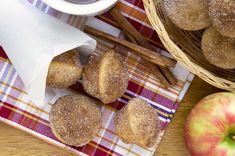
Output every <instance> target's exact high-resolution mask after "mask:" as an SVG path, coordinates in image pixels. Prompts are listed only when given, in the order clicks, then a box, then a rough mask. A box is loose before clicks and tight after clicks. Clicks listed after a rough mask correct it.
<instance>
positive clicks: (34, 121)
mask: <svg viewBox="0 0 235 156" xmlns="http://www.w3.org/2000/svg"><path fill="white" fill-rule="evenodd" d="M28 1H29V2H30V3H32V5H34V6H36V7H38V8H39V9H41V10H42V11H43V12H45V13H48V14H50V15H52V16H54V17H56V18H59V19H60V20H62V21H64V22H67V23H68V24H70V25H73V26H75V27H77V28H82V27H83V26H84V25H85V24H86V25H89V26H92V27H95V28H96V29H100V30H102V31H105V32H107V33H110V34H112V35H114V36H118V37H123V34H122V33H121V32H120V30H119V29H118V28H117V27H116V24H115V23H114V22H113V20H112V18H111V17H110V15H109V13H106V14H103V15H101V16H98V17H89V18H84V17H77V16H72V15H68V14H64V13H61V12H58V11H56V10H54V9H52V8H50V7H48V6H47V5H46V4H44V3H42V2H41V1H40V0H28ZM117 7H118V8H119V9H120V10H122V13H123V14H124V15H125V16H126V17H127V18H128V20H129V21H130V22H131V23H132V24H133V25H134V26H135V27H136V29H137V30H139V31H140V32H141V33H142V34H143V35H145V36H146V37H147V38H148V40H149V41H150V42H151V43H152V44H153V45H155V46H156V48H159V49H161V51H162V54H164V55H169V54H168V53H167V52H166V51H165V50H164V48H163V46H162V44H161V43H160V41H159V38H158V37H157V34H156V33H155V32H154V30H153V29H152V27H151V26H150V24H149V22H148V20H147V18H146V15H145V12H144V9H143V4H142V1H141V0H119V2H118V4H117ZM109 48H115V47H113V46H112V45H108V44H105V43H102V44H98V46H97V49H96V51H95V53H94V55H100V54H101V53H103V52H104V51H106V50H108V49H109ZM116 50H117V51H118V52H120V53H121V54H122V56H123V57H124V58H125V60H126V62H127V65H128V70H129V73H130V81H129V85H128V90H127V91H126V92H125V94H124V95H123V96H122V97H121V98H119V99H118V100H117V101H116V102H114V103H111V104H109V105H104V106H102V108H101V111H102V113H103V127H102V129H101V131H100V133H99V134H98V135H97V136H96V138H94V139H93V141H91V142H90V143H88V144H87V145H85V146H83V147H79V148H76V147H70V146H67V145H65V144H63V143H61V142H60V141H58V140H57V139H56V137H55V136H54V135H53V134H52V132H51V129H50V125H49V112H50V108H51V104H48V105H47V106H46V107H45V108H44V109H41V108H37V107H35V105H34V104H33V103H32V102H31V101H30V99H29V98H28V96H27V92H26V91H25V89H24V85H23V83H22V81H21V79H20V78H19V76H18V74H17V73H16V71H15V69H14V67H13V66H12V64H11V63H10V61H9V59H8V58H7V55H6V54H5V52H4V50H3V49H2V48H0V120H1V121H3V122H4V123H6V124H9V125H11V126H13V127H15V128H18V129H21V130H23V131H25V132H27V133H29V134H32V135H34V136H35V137H38V138H40V139H43V140H45V141H47V142H49V143H51V144H54V145H56V146H59V147H61V148H64V149H67V150H70V151H72V152H74V153H77V154H78V155H92V156H101V155H102V156H103V155H110V156H111V155H130V156H133V155H145V156H147V155H153V153H154V151H155V149H156V148H157V145H158V143H159V142H160V140H161V138H162V135H163V133H164V131H165V129H166V128H167V126H168V124H169V123H170V121H171V118H172V117H173V115H174V113H175V111H176V109H177V107H178V106H179V103H180V101H181V100H182V98H183V97H184V95H185V93H186V91H187V89H188V87H189V85H190V83H191V81H192V79H193V77H194V76H193V74H191V73H189V72H188V71H186V70H184V69H183V68H182V67H181V66H180V65H179V64H177V66H176V67H175V69H171V70H172V72H173V73H174V75H175V76H176V78H177V79H178V83H177V85H175V86H172V87H170V88H168V89H165V88H164V87H163V86H162V85H161V84H160V82H159V80H158V79H156V78H155V77H154V76H153V75H151V73H150V71H149V69H148V68H146V67H145V66H144V64H143V61H142V60H141V58H139V57H138V56H136V55H134V54H132V53H130V52H128V51H126V50H123V49H118V48H116ZM71 88H72V89H74V90H76V91H78V92H81V93H84V94H85V92H84V91H83V90H82V86H81V84H80V83H79V82H77V84H75V85H73V86H72V87H71ZM136 96H139V97H141V98H143V99H146V100H147V101H148V102H149V104H151V105H152V106H153V107H154V108H155V109H156V110H157V111H158V114H159V117H160V120H161V133H160V135H159V137H158V139H157V140H158V141H157V143H156V146H155V147H154V148H152V149H145V148H142V147H140V146H137V145H133V144H125V143H124V142H122V141H121V140H120V139H119V137H118V136H117V135H116V133H115V128H114V125H113V120H114V117H115V115H116V112H117V111H118V110H120V109H121V108H122V107H123V106H124V105H125V104H126V103H127V102H128V101H129V100H130V99H131V98H133V97H136Z"/></svg>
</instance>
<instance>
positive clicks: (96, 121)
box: [49, 95, 102, 147]
mask: <svg viewBox="0 0 235 156" xmlns="http://www.w3.org/2000/svg"><path fill="white" fill-rule="evenodd" d="M95 103H96V102H95V101H94V100H93V99H90V98H88V97H86V96H83V95H69V96H64V97H61V98H59V99H58V100H57V101H56V103H55V104H54V105H53V106H52V108H51V112H50V116H49V117H50V126H51V129H52V132H53V134H54V135H55V136H56V137H57V138H58V139H59V140H60V141H62V142H63V143H65V144H68V145H70V146H77V147H79V146H83V145H84V144H86V143H88V142H89V141H91V140H92V139H93V138H94V137H95V136H96V135H97V134H98V132H99V131H100V129H101V126H102V117H101V111H100V109H99V107H98V106H97V105H96V104H95Z"/></svg>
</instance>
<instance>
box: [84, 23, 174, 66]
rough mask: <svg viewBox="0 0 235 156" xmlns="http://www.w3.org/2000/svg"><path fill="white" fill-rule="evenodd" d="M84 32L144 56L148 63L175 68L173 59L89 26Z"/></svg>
mask: <svg viewBox="0 0 235 156" xmlns="http://www.w3.org/2000/svg"><path fill="white" fill-rule="evenodd" d="M84 32H86V33H88V34H91V35H94V36H96V37H99V38H102V39H104V40H106V41H109V42H112V43H115V44H116V45H118V46H121V47H126V48H128V49H130V50H131V51H133V52H135V53H137V54H141V55H144V56H145V57H146V58H148V60H149V61H150V62H153V63H155V64H158V65H161V66H165V67H166V66H169V67H175V65H176V61H175V60H174V59H171V58H168V57H166V56H162V55H160V54H158V53H155V52H153V51H151V50H149V49H147V48H143V47H141V46H138V45H136V44H134V43H131V42H128V41H126V40H122V39H119V38H117V37H114V36H112V35H109V34H107V33H104V32H102V31H99V30H96V29H94V28H91V27H89V26H85V28H84Z"/></svg>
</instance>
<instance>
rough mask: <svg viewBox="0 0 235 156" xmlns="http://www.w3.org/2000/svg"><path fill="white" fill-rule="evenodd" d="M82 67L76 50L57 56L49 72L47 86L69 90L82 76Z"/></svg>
mask: <svg viewBox="0 0 235 156" xmlns="http://www.w3.org/2000/svg"><path fill="white" fill-rule="evenodd" d="M82 71H83V68H82V65H81V64H80V62H79V55H78V53H77V52H76V51H75V50H71V51H68V52H65V53H63V54H61V55H58V56H56V57H55V58H54V59H53V60H52V62H51V64H50V66H49V70H48V74H47V85H48V86H50V87H53V88H67V87H69V86H70V85H72V84H74V83H75V82H76V81H77V80H78V79H79V78H81V75H82Z"/></svg>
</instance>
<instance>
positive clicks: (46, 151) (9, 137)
mask: <svg viewBox="0 0 235 156" xmlns="http://www.w3.org/2000/svg"><path fill="white" fill-rule="evenodd" d="M219 91H221V90H219V89H217V88H215V87H213V86H211V85H209V84H207V83H206V82H204V81H203V80H201V79H199V78H195V79H194V81H193V83H192V84H191V87H190V89H189V91H188V92H187V94H186V96H185V98H184V100H183V101H182V102H181V104H180V107H179V109H178V110H177V112H176V114H175V116H174V118H173V120H172V122H171V124H170V126H169V127H168V129H167V131H166V133H165V135H164V137H163V139H162V141H161V143H160V145H159V147H158V149H157V151H156V154H155V155H157V156H173V155H174V156H188V155H189V153H188V152H187V150H186V148H185V145H184V141H183V127H184V122H185V120H186V117H187V115H188V113H189V111H190V109H191V108H192V107H193V106H194V105H195V103H196V102H197V101H199V100H200V99H202V98H203V97H205V96H206V95H209V94H211V93H215V92H219ZM31 155H33V156H73V155H74V154H71V153H69V152H66V151H65V150H63V149H60V148H57V147H54V146H53V145H49V144H48V143H46V142H44V141H41V140H39V139H37V138H34V137H33V136H31V135H29V134H26V133H25V132H22V131H20V130H17V129H14V128H12V127H10V126H7V125H5V124H3V123H0V156H31Z"/></svg>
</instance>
